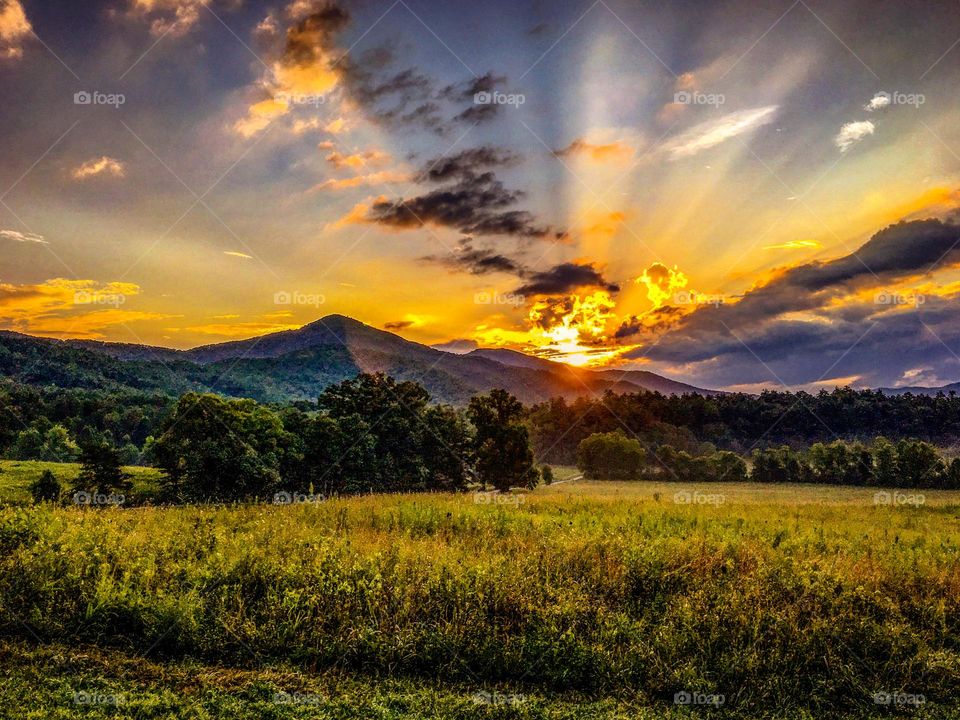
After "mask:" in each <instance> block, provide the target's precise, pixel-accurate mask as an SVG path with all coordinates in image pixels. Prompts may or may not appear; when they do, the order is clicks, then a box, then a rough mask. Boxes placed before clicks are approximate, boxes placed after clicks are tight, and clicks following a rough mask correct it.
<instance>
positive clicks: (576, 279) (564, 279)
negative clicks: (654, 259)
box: [514, 263, 620, 295]
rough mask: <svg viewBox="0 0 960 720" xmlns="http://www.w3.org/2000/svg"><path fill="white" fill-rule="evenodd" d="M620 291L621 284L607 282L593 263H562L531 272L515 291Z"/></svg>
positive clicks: (537, 293) (563, 292)
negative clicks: (581, 289) (547, 268)
mask: <svg viewBox="0 0 960 720" xmlns="http://www.w3.org/2000/svg"><path fill="white" fill-rule="evenodd" d="M585 287H590V288H598V289H601V290H607V291H609V292H618V291H619V290H620V286H619V285H615V284H613V283H611V282H607V280H605V279H604V277H603V274H602V273H601V272H600V271H599V270H597V269H596V268H595V267H594V266H593V264H592V263H561V264H560V265H555V266H554V267H552V268H550V269H549V270H544V271H542V272H535V273H531V274H530V275H529V276H528V278H527V282H526V283H524V284H523V285H521V286H520V287H518V288H517V289H516V290H515V291H514V292H515V293H516V294H518V295H563V294H565V293H569V292H571V291H572V290H576V289H578V288H585Z"/></svg>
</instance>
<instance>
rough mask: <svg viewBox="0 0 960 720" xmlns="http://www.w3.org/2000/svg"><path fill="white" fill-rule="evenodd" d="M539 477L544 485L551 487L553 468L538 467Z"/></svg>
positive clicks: (547, 466) (546, 466)
mask: <svg viewBox="0 0 960 720" xmlns="http://www.w3.org/2000/svg"><path fill="white" fill-rule="evenodd" d="M540 477H541V478H542V479H543V484H544V485H553V468H552V467H550V466H549V465H541V466H540Z"/></svg>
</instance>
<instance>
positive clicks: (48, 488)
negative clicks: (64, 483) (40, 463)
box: [30, 470, 62, 502]
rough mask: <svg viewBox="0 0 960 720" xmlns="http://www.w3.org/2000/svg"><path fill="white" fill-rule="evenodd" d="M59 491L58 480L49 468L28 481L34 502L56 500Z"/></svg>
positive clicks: (60, 490) (58, 497)
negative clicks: (31, 480)
mask: <svg viewBox="0 0 960 720" xmlns="http://www.w3.org/2000/svg"><path fill="white" fill-rule="evenodd" d="M61 492H62V488H61V486H60V481H59V480H57V477H56V475H54V474H53V473H52V472H50V471H49V470H44V471H43V472H42V473H41V474H40V477H38V478H36V479H35V480H34V481H33V482H31V483H30V495H31V497H33V501H34V502H56V501H57V500H59V499H60V493H61Z"/></svg>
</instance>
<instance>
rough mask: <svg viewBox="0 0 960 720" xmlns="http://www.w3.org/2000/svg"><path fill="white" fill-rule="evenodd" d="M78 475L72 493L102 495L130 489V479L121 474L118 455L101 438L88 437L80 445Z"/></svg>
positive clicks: (114, 449)
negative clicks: (80, 492) (83, 492)
mask: <svg viewBox="0 0 960 720" xmlns="http://www.w3.org/2000/svg"><path fill="white" fill-rule="evenodd" d="M80 463H81V467H80V474H79V475H78V476H77V479H76V481H75V482H74V485H73V489H74V491H85V492H94V493H98V494H103V495H109V494H110V493H114V492H118V491H127V490H129V489H130V487H131V484H130V479H129V477H128V476H127V474H126V473H124V472H123V469H122V467H121V462H120V453H119V452H118V451H117V450H116V448H114V447H113V446H112V445H111V444H110V443H109V442H107V440H106V439H105V438H103V437H97V436H94V435H89V436H88V437H87V438H85V439H84V441H83V442H82V443H81V444H80Z"/></svg>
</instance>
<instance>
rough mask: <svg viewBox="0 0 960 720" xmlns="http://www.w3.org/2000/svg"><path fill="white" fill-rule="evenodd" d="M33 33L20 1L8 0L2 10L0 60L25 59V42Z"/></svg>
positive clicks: (0, 16) (0, 19)
mask: <svg viewBox="0 0 960 720" xmlns="http://www.w3.org/2000/svg"><path fill="white" fill-rule="evenodd" d="M32 33H33V27H32V26H31V25H30V21H29V20H27V15H26V13H25V12H24V11H23V5H21V4H20V0H6V3H5V4H3V7H2V8H0V58H6V59H10V60H17V59H19V58H22V57H23V41H24V40H25V39H26V38H27V37H28V36H29V35H31V34H32Z"/></svg>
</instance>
